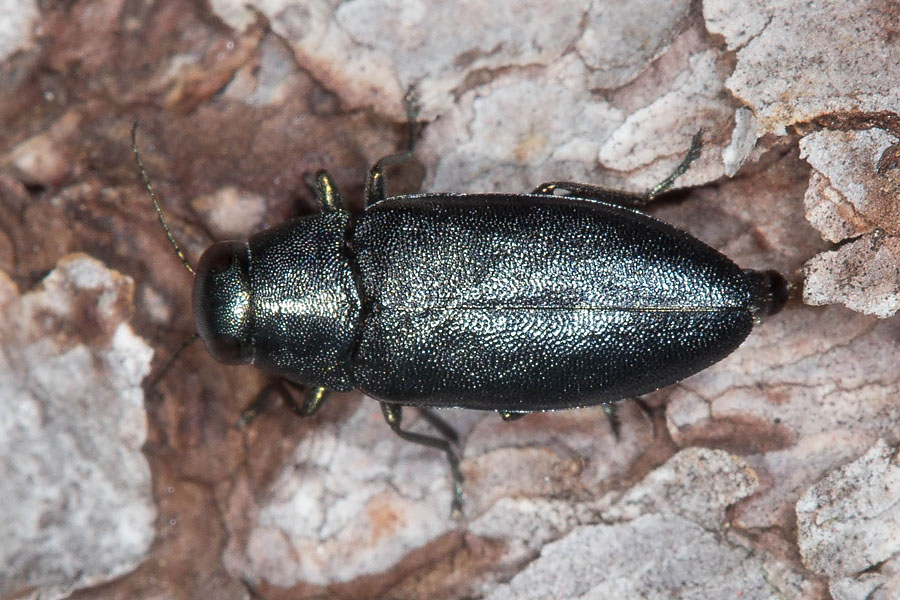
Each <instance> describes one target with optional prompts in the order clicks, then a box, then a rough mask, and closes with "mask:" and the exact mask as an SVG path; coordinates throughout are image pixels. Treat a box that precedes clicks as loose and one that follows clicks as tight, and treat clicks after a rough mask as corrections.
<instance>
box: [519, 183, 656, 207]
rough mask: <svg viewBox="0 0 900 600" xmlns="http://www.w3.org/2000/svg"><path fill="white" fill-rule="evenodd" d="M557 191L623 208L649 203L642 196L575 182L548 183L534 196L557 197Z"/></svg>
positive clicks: (569, 195)
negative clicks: (618, 205)
mask: <svg viewBox="0 0 900 600" xmlns="http://www.w3.org/2000/svg"><path fill="white" fill-rule="evenodd" d="M556 190H563V191H565V192H566V193H565V194H559V195H561V196H568V197H573V198H586V199H588V200H599V201H600V202H609V203H610V204H620V205H622V206H638V207H640V206H643V205H645V204H646V203H647V200H648V199H647V197H646V196H643V195H641V194H630V193H628V192H622V191H619V190H614V189H611V188H605V187H601V186H599V185H591V184H589V183H575V182H573V181H548V182H546V183H542V184H541V185H539V186H537V187H536V188H534V190H532V192H531V193H532V194H541V195H545V196H555V195H557V194H556V193H555V192H556Z"/></svg>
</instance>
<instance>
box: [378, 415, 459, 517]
mask: <svg viewBox="0 0 900 600" xmlns="http://www.w3.org/2000/svg"><path fill="white" fill-rule="evenodd" d="M381 413H382V414H383V415H384V420H385V421H387V424H388V425H389V426H390V428H391V429H392V430H393V432H394V433H396V434H397V435H398V436H400V438H401V439H403V440H406V441H407V442H412V443H414V444H421V445H422V446H428V447H430V448H435V449H437V450H441V451H443V452H444V454H445V455H446V456H447V462H448V463H450V473H451V475H452V476H453V503H452V504H451V506H450V514H451V516H452V517H454V518H458V517H460V516H461V515H462V505H463V499H464V497H463V476H462V472H461V471H460V470H459V458H458V457H457V456H456V452H454V451H453V448H452V447H451V446H450V442H448V441H447V440H445V439H441V438H437V437H433V436H430V435H424V434H421V433H414V432H412V431H406V430H405V429H400V423H401V422H402V421H403V406H401V405H399V404H388V403H387V402H382V403H381ZM426 419H427V417H426ZM429 422H430V421H429ZM445 425H446V424H445ZM447 427H449V425H447Z"/></svg>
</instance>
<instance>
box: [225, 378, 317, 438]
mask: <svg viewBox="0 0 900 600" xmlns="http://www.w3.org/2000/svg"><path fill="white" fill-rule="evenodd" d="M287 385H290V386H293V387H295V388H298V387H299V386H297V384H295V383H294V382H292V381H289V380H287V379H281V380H279V381H275V382H273V383H271V384H269V385H267V386H266V387H265V388H263V390H262V391H261V392H260V393H259V395H257V396H256V399H255V400H254V401H253V402H252V403H251V404H250V406H248V407H247V408H245V409H244V411H243V412H242V413H241V417H240V418H239V419H238V422H237V424H236V427H237V428H238V429H240V428H242V427H244V426H246V425H249V424H250V423H251V422H252V421H253V420H254V419H256V417H258V416H259V415H261V414H262V413H264V412H266V411H267V410H269V408H271V405H272V394H273V393H276V394H278V395H279V396H281V399H282V400H284V403H285V404H287V405H288V407H290V409H291V410H292V411H294V414H296V415H297V416H298V417H311V416H312V415H313V414H315V412H316V411H317V410H319V408H321V407H322V405H323V404H324V403H325V400H327V399H328V395H329V393H330V392H329V390H327V389H326V388H323V387H319V386H316V387H311V388H309V389H307V390H306V391H305V392H304V395H303V403H302V404H298V403H297V400H296V398H294V395H293V394H291V392H290V390H288V389H287V387H286V386H287Z"/></svg>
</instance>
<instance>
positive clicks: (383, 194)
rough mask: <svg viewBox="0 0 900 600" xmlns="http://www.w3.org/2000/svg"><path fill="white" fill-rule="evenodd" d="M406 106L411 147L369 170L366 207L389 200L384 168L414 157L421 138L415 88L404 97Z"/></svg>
mask: <svg viewBox="0 0 900 600" xmlns="http://www.w3.org/2000/svg"><path fill="white" fill-rule="evenodd" d="M403 101H404V103H405V104H406V120H407V125H408V126H409V145H408V147H407V148H406V150H404V151H403V152H397V153H396V154H389V155H387V156H385V157H382V158H381V159H380V160H379V161H378V162H376V163H375V165H374V166H373V167H372V168H371V169H369V174H368V176H367V177H366V191H365V194H366V206H369V205H370V204H374V203H376V202H380V201H381V200H384V199H385V198H387V188H386V185H385V180H384V168H385V167H389V166H391V165H398V164H401V163H404V162H406V161H408V160H410V159H411V158H412V157H413V151H414V150H415V147H416V142H417V141H418V138H419V130H420V127H419V122H418V120H417V119H418V116H419V97H418V95H417V94H416V90H415V87H414V86H410V87H409V89H408V90H407V91H406V95H405V96H404V97H403Z"/></svg>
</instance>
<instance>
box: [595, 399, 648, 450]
mask: <svg viewBox="0 0 900 600" xmlns="http://www.w3.org/2000/svg"><path fill="white" fill-rule="evenodd" d="M630 400H631V401H632V402H634V403H635V404H636V405H637V407H638V408H639V409H640V411H641V414H642V415H644V418H646V419H647V422H648V423H650V436H651V437H656V424H655V423H654V422H653V409H651V408H650V406H649V405H648V404H647V403H646V402H644V399H643V398H641V397H639V396H638V397H635V398H631V399H630ZM622 402H624V400H623V401H622ZM620 404H621V402H614V403H611V404H603V405H602V406H601V408H602V409H603V412H604V414H606V418H607V419H608V420H609V427H610V429H612V432H613V435H614V436H615V437H616V440H619V439H620V435H619V434H620V433H621V431H622V427H621V426H622V420H621V419H620V418H619V406H620Z"/></svg>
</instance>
